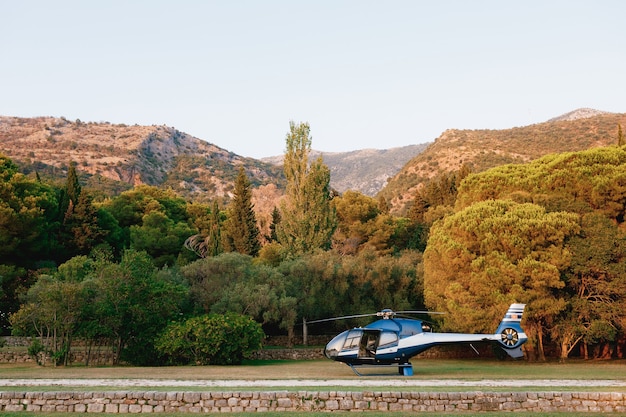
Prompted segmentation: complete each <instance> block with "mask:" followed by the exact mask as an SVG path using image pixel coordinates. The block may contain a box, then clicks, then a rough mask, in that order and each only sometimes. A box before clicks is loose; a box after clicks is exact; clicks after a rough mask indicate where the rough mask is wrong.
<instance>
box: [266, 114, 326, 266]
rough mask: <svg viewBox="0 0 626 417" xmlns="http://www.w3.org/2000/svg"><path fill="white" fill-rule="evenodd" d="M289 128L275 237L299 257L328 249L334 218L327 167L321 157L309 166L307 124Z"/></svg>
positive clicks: (292, 125)
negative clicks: (283, 190)
mask: <svg viewBox="0 0 626 417" xmlns="http://www.w3.org/2000/svg"><path fill="white" fill-rule="evenodd" d="M289 127H290V132H289V134H287V137H286V144H287V147H286V152H285V158H284V168H283V169H284V172H285V177H286V178H287V189H286V197H287V198H286V199H285V201H284V202H283V203H282V204H281V221H280V223H279V224H278V227H277V230H276V234H277V237H278V241H279V242H280V244H281V245H283V247H285V248H286V249H287V250H288V251H289V252H290V253H292V254H294V255H299V254H302V253H307V252H311V251H313V250H315V249H319V248H322V249H328V248H330V244H331V237H332V234H333V232H334V231H335V229H336V227H337V215H336V213H335V210H334V208H333V207H332V205H331V204H330V200H331V190H330V170H329V169H328V166H326V165H325V164H324V163H323V160H322V158H321V157H320V158H318V159H317V160H316V161H314V162H313V163H312V164H311V165H310V166H309V162H308V159H309V153H310V151H311V137H310V136H309V132H310V127H309V124H308V123H300V124H297V125H296V124H295V123H293V122H291V123H290V125H289Z"/></svg>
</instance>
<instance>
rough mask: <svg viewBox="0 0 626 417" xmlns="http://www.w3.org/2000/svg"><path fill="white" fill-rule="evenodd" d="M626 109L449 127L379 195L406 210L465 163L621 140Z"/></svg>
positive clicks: (485, 164) (520, 158)
mask: <svg viewBox="0 0 626 417" xmlns="http://www.w3.org/2000/svg"><path fill="white" fill-rule="evenodd" d="M618 125H621V126H625V125H626V114H619V113H607V112H601V111H598V110H592V109H578V110H575V111H573V112H570V113H566V114H564V115H562V116H559V117H556V118H554V119H551V120H548V121H546V122H543V123H537V124H533V125H530V126H525V127H515V128H512V129H503V130H457V129H453V130H446V131H445V132H443V133H442V134H441V136H439V137H438V138H437V139H436V140H435V141H434V142H433V143H432V144H430V146H428V148H426V149H425V150H424V151H423V152H421V153H420V154H419V155H417V156H415V157H414V158H412V159H411V160H410V161H409V162H407V164H406V165H405V166H404V167H403V168H402V169H401V170H400V171H399V172H398V173H397V174H396V175H395V176H394V177H393V178H392V179H390V180H389V182H388V183H387V185H386V186H385V187H384V188H383V189H382V190H381V191H380V193H379V194H378V195H379V196H382V197H384V198H386V199H387V201H388V202H389V205H390V207H391V211H392V212H393V213H396V214H404V213H405V212H406V210H407V208H408V207H409V206H410V204H412V202H413V198H414V197H415V192H416V190H417V189H418V188H419V187H421V186H422V185H423V184H424V183H426V182H427V181H428V180H429V179H431V178H433V177H435V176H437V175H438V174H441V173H445V172H452V171H456V170H458V169H459V168H461V166H463V165H464V164H467V165H468V166H469V167H470V168H471V169H472V171H473V172H480V171H484V170H487V169H489V168H492V167H495V166H498V165H503V164H510V163H524V162H528V161H531V160H533V159H537V158H539V157H541V156H544V155H546V154H551V153H561V152H569V151H579V150H583V149H589V148H593V147H599V146H607V145H612V144H617V141H618Z"/></svg>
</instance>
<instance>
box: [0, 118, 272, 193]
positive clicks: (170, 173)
mask: <svg viewBox="0 0 626 417" xmlns="http://www.w3.org/2000/svg"><path fill="white" fill-rule="evenodd" d="M0 152H3V153H4V154H6V155H7V156H9V157H10V158H12V159H14V160H15V161H16V162H17V163H19V164H20V165H21V166H23V167H24V168H25V169H26V170H27V171H28V170H36V171H37V172H40V173H43V174H46V175H49V176H51V177H53V178H54V177H57V176H59V177H63V176H64V171H65V170H66V169H67V167H68V165H69V163H71V162H74V163H76V164H77V170H78V171H79V172H80V173H81V174H82V175H83V177H85V178H86V179H88V180H91V181H92V182H95V183H102V182H103V181H110V182H113V183H120V184H126V185H128V186H135V185H139V184H148V185H156V186H166V187H171V188H172V189H174V190H175V191H176V192H178V193H180V194H181V195H184V196H186V197H189V198H190V199H194V200H200V201H209V200H211V199H213V198H226V199H227V198H228V197H229V196H230V193H231V192H232V189H233V184H234V180H235V178H236V175H237V171H238V169H239V167H240V166H243V167H244V168H245V170H246V173H247V174H248V176H249V177H250V180H251V182H252V183H253V184H254V185H256V186H259V185H264V184H270V183H277V184H281V183H282V178H283V176H282V171H281V170H280V169H279V168H277V167H275V166H273V165H271V164H267V163H264V162H261V161H258V160H255V159H252V158H244V157H241V156H239V155H236V154H234V153H232V152H229V151H227V150H226V149H223V148H220V147H218V146H216V145H214V144H211V143H208V142H206V141H203V140H201V139H198V138H196V137H193V136H191V135H188V134H186V133H183V132H180V131H178V130H176V129H174V128H172V127H167V126H154V125H153V126H139V125H134V126H127V125H113V124H109V123H84V122H81V121H80V120H77V121H74V122H72V121H69V120H67V119H65V118H55V117H36V118H18V117H0Z"/></svg>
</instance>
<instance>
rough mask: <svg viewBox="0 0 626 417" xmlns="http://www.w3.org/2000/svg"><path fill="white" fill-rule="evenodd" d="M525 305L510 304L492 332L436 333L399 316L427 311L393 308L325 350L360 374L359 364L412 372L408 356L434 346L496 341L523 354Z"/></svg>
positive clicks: (508, 350) (517, 354)
mask: <svg viewBox="0 0 626 417" xmlns="http://www.w3.org/2000/svg"><path fill="white" fill-rule="evenodd" d="M524 307H525V304H511V306H510V307H509V310H508V311H507V312H506V314H505V316H504V318H503V319H502V321H501V322H500V325H499V326H498V329H497V330H496V332H495V333H493V334H471V333H469V334H468V333H435V332H433V331H432V327H431V326H430V324H429V323H427V322H425V321H422V320H418V319H411V318H397V317H396V314H407V313H427V312H417V311H398V312H394V311H392V310H390V309H385V310H382V311H380V312H378V313H375V315H376V316H378V317H381V319H379V320H377V321H375V322H373V323H370V324H368V325H367V326H365V327H358V328H354V329H351V330H346V331H345V332H343V333H340V334H339V335H337V336H335V337H334V338H333V339H332V340H331V341H330V342H328V344H327V345H326V348H325V349H324V355H325V356H326V357H327V358H329V359H332V360H334V361H338V362H343V363H345V364H347V365H348V366H350V367H351V368H352V370H353V371H354V372H355V373H356V374H357V375H362V374H361V373H360V372H359V368H360V367H372V366H374V367H380V366H398V370H399V373H400V374H401V375H404V376H411V375H413V366H412V365H411V363H410V362H409V359H410V358H412V357H413V356H415V355H417V354H418V353H421V352H424V351H425V350H427V349H430V348H431V347H433V346H439V345H447V344H458V343H469V344H471V343H473V342H474V343H475V342H493V343H495V344H496V345H499V346H500V347H501V348H502V349H503V350H504V351H505V352H506V353H507V354H508V355H509V356H511V357H513V358H521V357H523V356H524V353H523V352H522V348H521V346H522V345H523V344H524V343H525V342H526V340H527V337H526V334H525V333H524V330H523V329H522V327H521V324H520V323H521V320H522V314H523V313H524ZM371 315H374V314H360V315H356V316H344V317H337V318H334V319H325V320H317V321H313V322H309V323H314V322H321V321H328V320H339V319H348V318H355V317H365V316H371Z"/></svg>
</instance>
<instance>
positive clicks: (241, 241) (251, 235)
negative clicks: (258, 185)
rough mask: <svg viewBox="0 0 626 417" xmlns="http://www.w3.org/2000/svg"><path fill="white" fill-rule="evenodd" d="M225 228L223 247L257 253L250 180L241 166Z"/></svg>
mask: <svg viewBox="0 0 626 417" xmlns="http://www.w3.org/2000/svg"><path fill="white" fill-rule="evenodd" d="M225 229H226V235H225V242H226V244H225V245H224V246H225V247H227V248H228V249H230V250H234V251H237V252H239V253H242V254H244V255H251V256H256V255H257V254H258V253H259V249H260V248H261V243H260V242H259V228H258V227H257V222H256V216H255V214H254V205H253V204H252V192H251V190H250V180H248V177H247V175H246V172H245V170H244V169H243V167H241V168H239V175H238V176H237V180H236V181H235V191H234V195H233V199H232V201H231V202H230V206H229V207H228V219H227V220H226V223H225Z"/></svg>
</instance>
